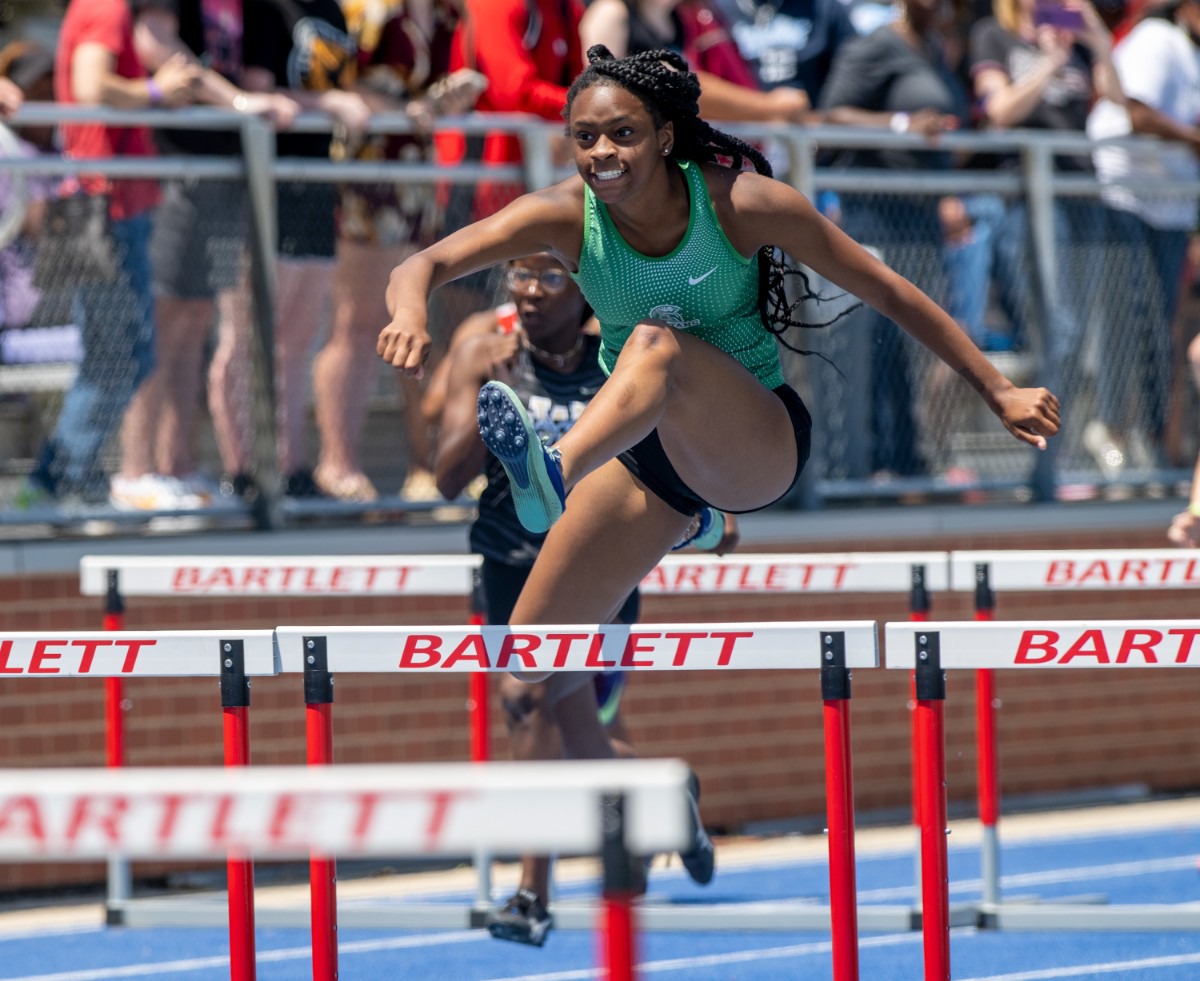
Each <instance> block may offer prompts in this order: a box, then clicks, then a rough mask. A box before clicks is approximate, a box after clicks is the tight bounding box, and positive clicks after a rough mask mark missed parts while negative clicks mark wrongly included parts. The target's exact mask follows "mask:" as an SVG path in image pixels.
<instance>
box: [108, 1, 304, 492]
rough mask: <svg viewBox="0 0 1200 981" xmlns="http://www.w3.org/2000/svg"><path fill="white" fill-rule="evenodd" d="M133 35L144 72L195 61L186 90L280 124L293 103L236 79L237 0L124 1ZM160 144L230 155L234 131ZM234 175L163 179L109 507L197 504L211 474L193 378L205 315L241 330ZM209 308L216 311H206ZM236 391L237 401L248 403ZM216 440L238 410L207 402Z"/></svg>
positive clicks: (243, 306) (199, 380)
mask: <svg viewBox="0 0 1200 981" xmlns="http://www.w3.org/2000/svg"><path fill="white" fill-rule="evenodd" d="M131 6H132V8H133V13H134V18H135V21H134V43H135V44H136V46H137V51H138V56H139V57H140V58H141V60H142V62H143V64H145V65H146V67H147V68H148V69H149V70H150V71H154V70H156V69H157V68H158V67H159V66H160V65H161V64H163V63H164V62H165V61H166V60H167V59H168V58H170V57H171V56H172V55H181V56H183V57H185V58H186V59H187V60H188V61H189V62H191V63H192V64H194V65H196V66H197V67H198V68H199V69H200V72H199V78H198V82H197V85H196V89H195V97H196V101H198V102H202V103H207V104H208V105H214V106H221V107H227V108H232V109H235V110H237V111H239V112H247V113H254V114H256V115H261V116H263V117H264V118H267V119H269V120H271V121H272V122H273V123H274V124H275V125H277V126H279V127H281V128H286V127H287V126H288V125H289V124H290V123H291V120H292V118H293V117H294V116H295V114H296V113H297V112H298V111H299V108H300V107H299V106H298V105H297V104H296V102H295V101H294V100H292V99H290V98H289V97H288V96H286V95H285V94H283V93H255V92H247V91H245V90H244V89H243V88H241V87H240V82H241V75H242V60H241V59H242V34H243V23H242V16H241V10H240V6H241V5H240V3H236V2H234V3H220V4H214V3H212V2H211V0H133V3H132V4H131ZM154 136H155V143H156V144H157V147H158V150H159V152H160V153H165V154H188V155H196V154H200V155H205V156H232V155H235V154H237V153H239V151H240V140H239V137H238V135H237V133H236V132H234V131H230V130H225V131H222V130H202V131H195V130H180V129H170V128H163V129H158V130H155V133H154ZM246 212H247V205H246V194H245V186H244V185H243V184H241V183H240V182H238V183H231V182H227V181H203V180H191V179H183V178H171V179H167V180H164V181H163V182H162V203H161V204H160V205H159V207H158V211H157V212H156V214H155V220H154V231H153V234H152V236H151V239H150V263H151V270H152V276H153V289H154V296H155V310H154V312H155V321H156V328H157V345H156V346H157V352H156V353H157V359H156V366H155V369H154V372H153V374H151V375H150V377H149V378H147V379H146V381H145V383H143V384H142V386H141V387H140V388H139V389H138V392H137V395H136V396H135V397H134V400H133V402H132V403H131V404H130V406H129V409H128V410H127V412H126V414H125V419H124V422H123V426H122V432H121V450H122V455H121V468H120V472H119V473H118V474H117V475H116V476H114V477H113V480H112V484H111V488H110V492H111V499H112V502H113V503H114V504H115V505H116V506H117V507H121V508H127V509H145V510H174V509H180V508H193V507H201V506H204V505H205V504H208V503H209V502H210V501H211V500H212V497H213V490H214V488H213V487H212V485H211V483H210V482H209V481H208V480H207V479H205V478H203V477H201V476H200V475H199V474H197V473H196V468H195V464H194V460H193V457H192V452H193V445H194V443H195V439H194V429H195V419H196V411H197V409H198V407H199V402H200V391H201V388H202V386H203V373H204V368H203V361H204V353H205V348H206V346H207V344H208V339H209V334H210V331H211V329H212V325H213V322H214V320H218V316H219V326H218V330H219V332H220V334H221V335H222V336H225V335H227V334H233V333H237V332H240V331H245V330H248V326H247V323H246V318H247V316H248V298H247V296H246V284H245V281H244V277H243V272H242V270H243V266H244V261H245V256H244V244H245V235H246V226H245V222H246ZM218 312H219V313H218ZM248 402H249V399H248V396H246V397H245V399H244V404H245V405H246V407H247V408H248ZM214 408H216V409H217V410H218V411H216V412H214V427H215V430H216V436H217V445H218V447H219V448H220V449H221V450H222V453H223V456H225V455H226V453H225V451H226V449H227V447H228V446H230V445H231V444H236V443H237V442H238V441H239V440H242V439H245V438H246V434H247V433H248V431H249V425H250V423H249V418H248V417H247V418H245V419H243V418H241V415H242V413H238V415H237V417H230V416H229V415H228V414H225V413H222V412H220V411H219V410H220V408H221V404H220V403H219V402H218V403H217V405H216V406H214Z"/></svg>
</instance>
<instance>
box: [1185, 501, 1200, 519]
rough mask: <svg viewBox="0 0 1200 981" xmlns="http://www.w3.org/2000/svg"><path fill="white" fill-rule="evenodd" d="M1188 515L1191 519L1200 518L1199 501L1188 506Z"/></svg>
mask: <svg viewBox="0 0 1200 981" xmlns="http://www.w3.org/2000/svg"><path fill="white" fill-rule="evenodd" d="M1188 514H1190V515H1191V516H1192V517H1193V518H1200V501H1197V502H1196V503H1195V504H1189V505H1188Z"/></svg>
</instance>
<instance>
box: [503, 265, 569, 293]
mask: <svg viewBox="0 0 1200 981" xmlns="http://www.w3.org/2000/svg"><path fill="white" fill-rule="evenodd" d="M505 280H506V281H507V282H508V288H509V289H510V290H514V291H519V292H524V291H525V290H527V289H529V288H530V287H531V286H533V284H534V283H537V284H538V285H539V286H541V288H542V289H543V290H545V291H546V292H547V293H561V292H562V291H563V290H565V289H566V288H567V284H568V283H569V282H570V281H571V276H570V274H569V273H568V272H567V271H566V270H565V269H543V270H542V271H541V272H538V271H537V270H536V269H525V268H523V267H521V266H513V267H512V268H510V269H509V270H508V272H507V273H505Z"/></svg>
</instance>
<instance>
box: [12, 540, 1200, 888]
mask: <svg viewBox="0 0 1200 981" xmlns="http://www.w3.org/2000/svg"><path fill="white" fill-rule="evenodd" d="M1160 542H1161V529H1159V528H1155V529H1153V530H1146V531H1137V530H1134V531H1122V530H1120V529H1114V530H1113V531H1111V532H1104V533H1100V534H1097V533H1096V532H1095V531H1094V530H1089V531H1087V532H1086V533H1084V532H1074V533H1070V532H1063V533H1060V534H1057V535H1053V534H1051V535H1047V534H1046V533H1045V532H1039V533H1037V535H1036V536H1035V535H1033V534H1010V535H1000V534H995V533H993V534H987V535H974V536H972V535H963V534H961V533H955V534H954V536H953V541H952V542H951V541H937V540H930V539H929V538H923V539H922V540H920V541H904V540H894V541H889V542H888V543H887V547H888V548H894V549H896V550H908V549H950V548H962V549H973V548H1035V547H1036V548H1138V547H1147V548H1158V547H1159V546H1160ZM861 547H862V543H861V542H856V541H824V542H822V543H821V545H820V549H819V550H820V551H830V552H833V551H854V550H856V549H861ZM877 547H878V546H877V545H872V546H871V548H873V549H875V548H877ZM755 550H756V551H758V550H760V549H759V548H758V547H756V548H755ZM775 550H777V551H815V550H817V549H814V548H813V546H812V545H811V543H809V544H808V545H806V546H800V545H787V544H782V543H781V544H780V545H779V546H778V547H777V548H776V549H775ZM970 603H971V600H970V597H969V596H966V595H961V596H954V595H939V596H935V597H934V611H933V612H934V616H935V617H937V618H945V619H969V618H970V617H971V609H970ZM1196 609H1197V602H1196V595H1195V593H1194V592H1188V591H1182V590H1181V591H1161V592H1153V593H1143V594H1124V595H1121V596H1114V595H1113V594H1111V593H1100V592H1090V593H1082V592H1081V593H1041V594H1037V593H1005V594H1001V595H999V596H998V598H997V610H996V616H997V619H1022V618H1033V617H1044V616H1053V617H1056V618H1065V619H1069V618H1085V617H1092V618H1106V619H1111V618H1114V617H1119V616H1121V615H1123V614H1127V615H1128V616H1130V617H1131V618H1138V619H1146V618H1159V617H1161V618H1167V617H1175V618H1187V617H1191V616H1195V611H1196ZM464 612H465V611H464V608H463V603H462V601H461V600H459V599H429V598H421V599H419V600H397V599H364V598H356V599H339V600H326V599H315V600H310V599H304V600H297V599H289V600H278V599H189V600H174V599H170V600H158V599H143V598H135V599H131V600H130V601H129V609H128V611H127V615H126V622H127V626H128V627H129V628H130V629H154V628H160V629H163V628H187V627H196V628H201V627H203V628H212V627H214V626H227V627H229V628H251V627H259V628H261V627H274V626H278V625H280V624H284V623H310V624H316V623H320V624H328V625H336V624H388V623H411V624H451V623H460V622H462V621H463V616H464ZM906 618H907V605H906V599H905V597H902V596H862V595H859V596H845V597H836V596H835V597H831V596H812V597H803V596H800V597H797V596H752V597H746V596H734V595H722V596H715V597H714V596H706V597H703V598H696V597H664V596H648V597H646V599H645V601H644V603H643V620H644V621H646V622H654V621H659V622H662V621H697V622H699V621H724V620H731V621H736V620H814V619H831V620H833V619H875V620H877V621H879V622H881V623H882V622H883V621H885V620H889V619H892V620H903V619H906ZM99 623H100V609H99V606H98V601H97V600H96V599H94V598H83V597H80V596H79V594H78V577H77V575H76V574H75V573H73V572H72V573H64V574H53V575H35V576H28V577H24V578H20V579H0V630H43V629H51V628H52V629H57V630H90V629H94V628H96V627H97V626H98V625H99ZM1182 681H1183V676H1182V675H1181V673H1180V672H1175V671H1140V672H1139V671H1123V672H1120V673H1112V672H1110V673H1105V672H1099V671H1094V672H1093V671H1069V672H1055V673H1049V674H1047V673H1020V672H1007V673H998V674H997V676H996V684H997V695H998V697H999V698H1000V700H1001V702H1002V707H1001V709H1000V712H999V723H998V724H999V738H1000V752H1001V761H1000V772H1001V783H1002V791H1003V793H1004V794H1005V795H1015V794H1027V793H1034V792H1058V791H1065V790H1071V789H1082V788H1094V787H1102V786H1116V785H1120V784H1127V783H1131V782H1137V783H1144V784H1147V785H1149V786H1150V787H1152V788H1153V789H1155V790H1160V791H1175V790H1194V789H1196V788H1198V787H1200V723H1197V721H1196V720H1197V713H1196V698H1195V693H1194V691H1193V690H1192V688H1193V686H1191V685H1187V684H1183V683H1181V682H1182ZM908 686H909V679H908V674H907V672H893V671H882V670H881V671H859V672H857V673H856V675H855V678H854V698H853V701H852V703H851V716H852V726H853V752H854V768H855V773H854V777H855V789H856V802H857V807H858V810H859V811H860V812H869V811H877V810H881V809H899V808H904V807H906V806H907V803H908V800H909V793H910V790H909V756H908V754H909V724H910V723H909V712H908V708H907V701H908ZM125 694H126V698H127V702H128V706H127V712H126V719H127V752H128V758H129V762H130V763H131V764H133V765H147V766H160V765H195V764H210V765H215V764H219V763H220V762H221V753H222V750H221V713H220V701H219V693H218V690H217V685H216V683H215V682H214V681H211V680H206V681H193V680H175V679H170V680H158V679H131V680H130V681H128V682H126V684H125ZM465 700H466V678H465V676H462V675H459V676H457V677H446V678H424V677H418V678H403V679H401V678H396V677H387V676H371V677H367V676H341V677H339V678H338V683H337V699H336V703H335V706H334V732H335V740H334V743H335V753H336V758H337V760H338V762H347V763H350V762H383V761H411V762H417V761H438V760H462V759H465V758H466V757H467V753H468V740H467V730H466V711H465ZM625 706H626V710H625V711H626V718H627V721H628V724H629V726H630V729H631V730H632V732H633V735H634V737H635V740H636V742H637V745H638V747H639V749H640V750H641V751H642V752H643V753H644V754H645V755H647V756H681V757H685V758H687V759H688V760H689V761H690V762H691V764H692V765H693V767H694V768H695V769H696V770H697V772H698V773H699V774H700V776H701V779H702V781H703V786H704V812H705V818H706V821H707V822H709V823H710V824H712V825H714V826H716V827H718V828H721V829H725V830H736V829H739V828H741V827H742V826H744V825H745V824H747V823H748V822H758V821H768V820H772V819H787V818H794V817H798V816H816V815H820V814H821V813H822V812H823V809H824V771H823V762H824V752H823V744H822V739H823V737H822V721H821V720H822V716H821V711H820V688H819V679H818V677H817V675H816V673H814V672H744V673H740V674H739V673H732V674H728V675H726V674H722V675H720V676H717V675H713V674H711V673H707V672H697V673H694V674H689V673H658V672H648V673H646V674H645V675H642V676H639V677H637V678H636V679H635V681H634V682H633V684H631V685H630V689H629V692H628V694H627V695H626V702H625ZM973 712H974V695H973V684H972V679H971V676H970V675H969V674H967V673H952V674H951V676H950V682H949V695H948V700H947V705H946V733H947V737H946V738H947V771H948V785H949V795H950V798H951V800H952V801H970V800H971V799H972V798H973V795H974V790H975V775H974V766H975V753H974V742H973V740H974V735H973V728H974V727H973ZM493 714H494V715H495V713H493ZM0 718H2V719H3V720H4V725H3V726H2V727H0V765H3V766H16V767H27V766H62V765H75V766H94V765H101V764H103V761H104V729H103V687H102V684H99V683H97V682H89V681H83V680H79V681H76V680H54V681H37V680H30V679H5V680H4V681H3V682H0ZM250 719H251V752H252V757H253V760H254V762H256V763H263V764H267V763H301V762H303V759H304V710H303V698H302V688H301V682H300V679H299V678H298V677H295V676H288V677H284V678H270V679H257V680H255V682H254V684H253V688H252V706H251V710H250ZM504 745H505V741H504V733H503V730H502V727H501V725H500V722H499V719H498V718H497V719H495V725H494V728H493V732H492V746H493V752H494V753H495V754H496V755H503V753H504ZM138 871H139V874H150V873H152V872H154V871H155V868H154V867H150V866H147V867H141V866H139V869H138ZM102 875H103V873H102V870H101V869H100V867H99V866H9V867H5V868H0V890H4V889H11V888H17V887H22V886H29V885H35V884H36V885H48V884H54V883H64V882H71V883H78V882H97V881H100V880H101V879H102Z"/></svg>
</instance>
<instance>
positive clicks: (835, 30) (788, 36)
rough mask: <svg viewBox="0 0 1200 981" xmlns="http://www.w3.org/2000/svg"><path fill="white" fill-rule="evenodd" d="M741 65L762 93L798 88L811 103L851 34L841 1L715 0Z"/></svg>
mask: <svg viewBox="0 0 1200 981" xmlns="http://www.w3.org/2000/svg"><path fill="white" fill-rule="evenodd" d="M716 5H717V9H718V10H719V11H720V13H721V16H722V17H723V18H724V20H725V23H726V24H729V25H730V32H731V33H732V34H733V39H734V41H735V42H736V43H737V46H738V50H739V51H741V53H742V57H743V58H745V59H746V63H747V64H749V65H750V67H751V68H752V69H753V70H754V72H755V74H756V75H757V77H758V82H759V86H760V87H761V88H762V89H763V90H765V91H768V92H769V91H771V90H772V89H776V88H779V87H780V86H784V85H787V86H791V87H792V88H798V89H803V90H804V91H805V93H807V95H808V101H809V102H810V103H811V104H812V105H814V106H815V105H819V104H820V103H821V89H822V87H823V86H824V84H825V79H826V77H827V76H828V75H829V72H830V69H831V67H832V66H833V59H834V58H835V57H836V56H837V53H838V50H839V49H840V48H841V47H842V45H843V44H845V43H846V42H847V41H849V40H851V39H852V38H854V37H855V36H856V34H857V32H856V31H855V29H854V24H853V23H851V20H850V15H849V13H848V12H847V9H846V6H845V5H843V4H842V3H841V0H775V2H770V0H763V2H760V0H716Z"/></svg>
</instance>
